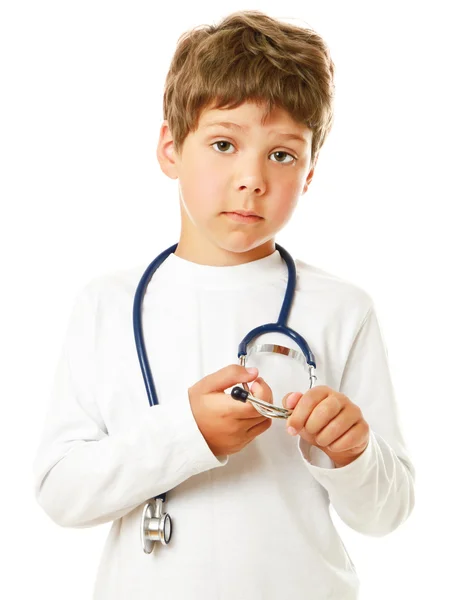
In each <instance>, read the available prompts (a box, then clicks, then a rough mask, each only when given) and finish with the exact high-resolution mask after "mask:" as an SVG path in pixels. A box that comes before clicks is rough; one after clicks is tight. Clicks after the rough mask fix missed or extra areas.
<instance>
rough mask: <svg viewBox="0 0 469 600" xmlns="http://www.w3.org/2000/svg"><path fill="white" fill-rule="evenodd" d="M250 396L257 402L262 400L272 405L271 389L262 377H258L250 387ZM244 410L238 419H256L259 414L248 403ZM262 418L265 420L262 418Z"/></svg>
mask: <svg viewBox="0 0 469 600" xmlns="http://www.w3.org/2000/svg"><path fill="white" fill-rule="evenodd" d="M251 395H252V396H254V397H255V398H258V399H259V400H264V401H265V402H269V403H270V404H273V397H272V389H271V388H270V387H269V385H268V384H267V383H266V382H265V380H264V379H262V377H258V378H257V379H256V381H254V382H253V384H252V385H251ZM245 406H246V410H245V411H243V412H242V413H240V414H239V415H237V418H238V419H257V418H258V417H259V416H261V414H260V413H259V411H258V410H257V408H256V407H255V406H254V405H253V404H252V403H251V402H249V401H247V402H246V405H245ZM262 418H264V419H265V417H264V416H263V417H262Z"/></svg>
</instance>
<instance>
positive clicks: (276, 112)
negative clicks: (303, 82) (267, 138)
mask: <svg viewBox="0 0 469 600" xmlns="http://www.w3.org/2000/svg"><path fill="white" fill-rule="evenodd" d="M266 108H267V105H266V104H258V103H255V102H254V101H245V102H243V103H242V104H240V105H239V106H237V107H236V108H232V109H225V108H223V109H217V108H214V105H213V104H212V105H210V106H208V107H205V108H204V109H203V110H202V112H201V113H200V116H199V124H198V129H207V128H209V127H210V126H212V125H214V124H218V123H224V124H227V123H231V124H234V125H235V127H236V126H237V125H238V126H239V128H240V129H241V130H247V129H249V128H250V127H251V125H261V126H262V125H263V126H264V127H268V126H279V127H282V126H284V127H288V131H293V132H295V133H298V134H300V135H301V134H303V136H304V135H305V134H306V133H307V132H308V131H309V128H308V127H306V126H305V125H302V124H301V123H298V121H295V120H294V119H293V117H292V116H291V115H290V114H289V113H288V112H287V111H286V110H285V109H283V108H282V107H280V106H275V107H274V108H273V110H272V112H271V113H270V114H269V116H268V117H267V118H265V111H266Z"/></svg>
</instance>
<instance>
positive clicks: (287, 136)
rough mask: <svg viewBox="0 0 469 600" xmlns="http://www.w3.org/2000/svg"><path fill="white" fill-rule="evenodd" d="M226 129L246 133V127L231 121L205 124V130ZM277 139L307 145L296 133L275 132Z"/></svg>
mask: <svg viewBox="0 0 469 600" xmlns="http://www.w3.org/2000/svg"><path fill="white" fill-rule="evenodd" d="M215 126H216V127H226V128H227V129H238V130H241V131H246V129H247V127H243V126H242V125H238V123H233V122H232V121H211V122H210V123H206V124H205V126H204V127H205V128H206V129H207V128H208V127H215ZM275 133H276V135H278V136H279V137H282V138H284V139H285V140H298V141H300V142H305V143H307V141H308V140H307V139H306V138H305V137H303V136H302V135H300V134H297V133H280V132H279V131H278V132H275Z"/></svg>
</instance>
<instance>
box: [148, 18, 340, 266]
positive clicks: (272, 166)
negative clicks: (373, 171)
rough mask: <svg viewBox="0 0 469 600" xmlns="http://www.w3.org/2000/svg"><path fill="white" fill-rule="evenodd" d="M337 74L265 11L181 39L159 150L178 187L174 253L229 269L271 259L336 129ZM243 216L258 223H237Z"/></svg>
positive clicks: (307, 36) (306, 33) (310, 39)
mask: <svg viewBox="0 0 469 600" xmlns="http://www.w3.org/2000/svg"><path fill="white" fill-rule="evenodd" d="M333 75H334V63H333V62H332V60H331V58H330V55H329V50H328V48H327V46H326V45H325V43H324V41H323V40H322V39H321V38H320V37H319V36H318V35H317V34H316V33H315V32H314V31H311V30H307V29H303V28H299V27H296V26H293V25H289V24H287V23H282V22H280V21H277V20H275V19H273V18H271V17H268V16H267V15H265V14H263V13H260V12H258V11H241V12H236V13H234V14H232V15H229V16H228V17H226V18H225V19H224V20H223V21H222V22H221V23H220V24H219V25H217V26H201V27H200V28H196V29H194V30H192V31H189V32H186V33H185V34H184V35H183V36H181V38H180V39H179V42H178V46H177V48H176V52H175V54H174V56H173V59H172V62H171V66H170V69H169V72H168V75H167V78H166V84H165V92H164V99H163V118H164V119H165V120H164V122H163V124H162V127H161V131H160V139H159V142H158V151H157V156H158V161H159V163H160V166H161V168H162V170H163V172H164V173H165V174H166V175H168V177H171V178H172V179H179V195H180V204H181V236H180V240H179V244H178V248H177V251H176V254H178V255H179V256H182V257H184V258H187V259H188V260H192V261H194V262H200V263H204V264H219V265H227V264H238V263H242V262H248V261H251V260H255V259H257V258H262V257H264V256H267V255H268V254H270V253H272V252H273V250H274V236H275V234H276V233H277V232H278V231H279V230H280V229H282V227H284V225H285V224H286V223H287V222H288V220H289V219H290V217H291V215H292V213H293V210H294V208H295V206H296V204H297V202H298V199H299V196H300V195H302V194H304V193H305V192H306V190H307V189H308V185H309V183H310V182H311V179H312V177H313V172H314V167H315V164H316V161H317V158H318V154H319V150H320V148H321V147H322V145H323V143H324V141H325V139H326V137H327V134H328V133H329V131H330V128H331V126H332V119H333V97H334V83H333ZM220 122H231V123H235V124H236V125H239V126H241V128H240V127H236V126H231V127H230V128H228V127H226V126H222V125H213V123H220ZM282 134H285V135H282ZM290 134H291V135H292V136H296V137H289V135H290ZM238 210H241V211H252V212H253V213H255V214H256V215H259V217H261V218H259V219H258V220H257V221H255V222H249V223H245V222H239V221H236V220H233V219H232V218H231V217H230V215H229V214H228V213H232V212H235V211H238Z"/></svg>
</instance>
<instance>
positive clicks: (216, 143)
mask: <svg viewBox="0 0 469 600" xmlns="http://www.w3.org/2000/svg"><path fill="white" fill-rule="evenodd" d="M219 144H228V145H229V146H232V145H233V144H232V143H231V142H227V141H226V140H220V141H218V142H214V143H213V144H211V146H215V145H217V146H218V145H219ZM222 154H226V152H222Z"/></svg>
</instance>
